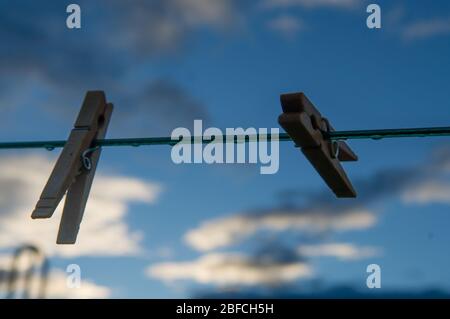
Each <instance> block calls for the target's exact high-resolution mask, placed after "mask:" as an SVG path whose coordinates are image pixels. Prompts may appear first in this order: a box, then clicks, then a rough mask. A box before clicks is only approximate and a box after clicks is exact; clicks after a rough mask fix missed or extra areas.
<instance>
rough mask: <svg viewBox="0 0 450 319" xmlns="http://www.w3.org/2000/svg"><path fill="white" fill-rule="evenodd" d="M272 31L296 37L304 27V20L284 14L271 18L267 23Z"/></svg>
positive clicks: (287, 36)
mask: <svg viewBox="0 0 450 319" xmlns="http://www.w3.org/2000/svg"><path fill="white" fill-rule="evenodd" d="M267 26H268V28H269V29H270V30H272V31H275V32H277V33H280V34H281V35H282V36H284V37H286V38H292V37H294V36H295V35H296V34H297V33H298V32H299V31H300V30H301V29H302V28H303V24H302V22H301V21H300V20H299V19H297V18H295V17H292V16H288V15H282V16H279V17H276V18H274V19H272V20H270V21H269V22H268V24H267Z"/></svg>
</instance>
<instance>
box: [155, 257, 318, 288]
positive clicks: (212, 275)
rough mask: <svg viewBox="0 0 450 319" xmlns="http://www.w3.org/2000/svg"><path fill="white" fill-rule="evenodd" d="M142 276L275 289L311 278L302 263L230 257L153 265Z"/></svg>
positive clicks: (166, 279)
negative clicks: (272, 286) (275, 287)
mask: <svg viewBox="0 0 450 319" xmlns="http://www.w3.org/2000/svg"><path fill="white" fill-rule="evenodd" d="M146 273H147V275H148V276H149V277H153V278H157V279H160V280H163V281H166V282H171V281H174V280H192V281H195V282H197V283H201V284H213V285H217V286H254V285H277V284H281V283H285V282H291V281H294V280H297V279H301V278H307V277H311V276H312V275H313V272H312V269H311V268H310V267H309V266H308V265H307V264H305V263H303V262H299V261H292V262H276V261H272V262H268V261H266V262H264V261H261V260H258V259H255V258H250V257H247V256H244V255H240V254H232V253H226V254H222V253H221V254H219V253H214V254H207V255H204V256H202V257H200V258H199V259H197V260H195V261H188V262H166V263H159V264H154V265H151V266H149V267H148V268H147V271H146Z"/></svg>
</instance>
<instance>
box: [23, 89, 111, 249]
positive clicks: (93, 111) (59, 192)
mask: <svg viewBox="0 0 450 319" xmlns="http://www.w3.org/2000/svg"><path fill="white" fill-rule="evenodd" d="M112 111H113V105H112V104H110V103H106V97H105V94H104V92H103V91H89V92H87V94H86V97H85V98H84V102H83V105H82V107H81V110H80V113H79V114H78V118H77V120H76V122H75V125H74V128H73V129H72V132H71V133H70V136H69V138H68V140H67V142H66V144H65V146H64V149H63V150H62V152H61V154H60V156H59V158H58V160H57V162H56V164H55V167H54V168H53V171H52V173H51V175H50V177H49V179H48V181H47V184H46V185H45V187H44V190H43V191H42V194H41V197H40V199H39V201H38V202H37V204H36V208H35V209H34V211H33V213H32V215H31V218H33V219H35V218H50V217H51V216H52V215H53V213H54V211H55V209H56V207H57V206H58V204H59V202H60V201H61V199H62V197H63V196H64V194H65V193H66V191H67V195H66V201H65V204H64V209H63V214H62V217H61V222H60V225H59V232H58V237H57V241H56V243H57V244H74V243H75V241H76V239H77V235H78V230H79V227H80V223H81V220H82V218H83V213H84V209H85V207H86V202H87V199H88V196H89V192H90V189H91V185H92V181H93V179H94V175H95V170H96V168H97V163H98V160H99V158H100V153H101V149H100V147H98V146H94V144H93V143H94V141H95V140H98V139H103V138H104V137H105V135H106V131H107V128H108V124H109V120H110V118H111V114H112Z"/></svg>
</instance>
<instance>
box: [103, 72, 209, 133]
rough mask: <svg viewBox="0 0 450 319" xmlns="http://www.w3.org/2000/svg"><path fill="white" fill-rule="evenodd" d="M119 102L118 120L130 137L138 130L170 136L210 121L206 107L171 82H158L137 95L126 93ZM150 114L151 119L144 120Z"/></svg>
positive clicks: (147, 86)
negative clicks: (181, 129) (196, 124)
mask: <svg viewBox="0 0 450 319" xmlns="http://www.w3.org/2000/svg"><path fill="white" fill-rule="evenodd" d="M123 97H124V98H123V99H122V100H119V101H117V105H118V106H119V107H117V108H116V109H115V111H114V112H115V113H117V114H115V116H113V119H112V121H115V120H116V118H117V120H118V122H119V124H120V125H122V126H124V127H126V128H127V129H126V130H121V131H122V132H123V131H126V132H127V133H129V134H130V133H131V134H133V132H134V131H136V130H141V131H142V130H145V131H146V132H147V133H148V131H149V121H151V123H152V124H151V126H152V128H151V129H152V130H156V131H158V132H161V133H160V134H168V133H169V134H170V132H171V131H172V129H174V128H176V127H186V128H191V127H192V126H193V122H194V120H196V119H202V120H203V121H204V122H206V123H207V122H208V121H209V114H208V113H207V112H206V108H205V107H204V105H203V104H202V103H201V102H200V101H198V100H197V99H195V98H194V97H192V96H191V95H190V94H189V93H188V92H187V91H186V90H185V89H184V88H183V87H181V86H180V85H178V84H176V83H175V82H173V81H170V80H168V79H156V80H154V81H152V82H150V83H148V84H147V85H146V86H145V88H141V89H139V90H137V92H133V91H132V92H131V93H124V94H123ZM143 114H146V115H147V116H142V115H143Z"/></svg>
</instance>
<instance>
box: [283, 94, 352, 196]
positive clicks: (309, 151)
mask: <svg viewBox="0 0 450 319" xmlns="http://www.w3.org/2000/svg"><path fill="white" fill-rule="evenodd" d="M280 99H281V106H282V108H283V114H281V115H280V116H279V118H278V123H279V124H280V125H281V126H282V127H283V129H284V130H285V131H286V133H288V135H289V136H290V137H291V138H292V140H293V141H294V142H295V144H296V146H298V147H300V148H301V150H302V152H303V154H304V155H305V156H306V158H307V159H308V160H309V162H310V163H311V164H312V165H313V166H314V168H315V169H316V171H317V172H318V173H319V174H320V176H321V177H322V178H323V180H324V181H325V183H327V185H328V187H330V188H331V190H332V191H333V192H334V194H335V195H336V196H337V197H356V192H355V190H354V189H353V186H352V184H351V182H350V180H349V179H348V177H347V175H346V174H345V171H344V169H343V168H342V166H341V164H340V161H357V160H358V157H357V156H356V154H355V153H353V151H352V150H351V149H350V147H348V145H347V144H346V143H345V142H343V141H330V140H329V139H327V138H326V133H327V132H331V131H334V129H333V127H332V126H331V125H330V123H329V122H328V120H327V119H326V118H324V117H322V115H321V114H320V112H319V111H318V110H317V109H316V108H315V107H314V105H313V104H312V103H311V102H310V101H309V100H308V98H307V97H306V96H305V94H303V93H291V94H283V95H281V98H280Z"/></svg>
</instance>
